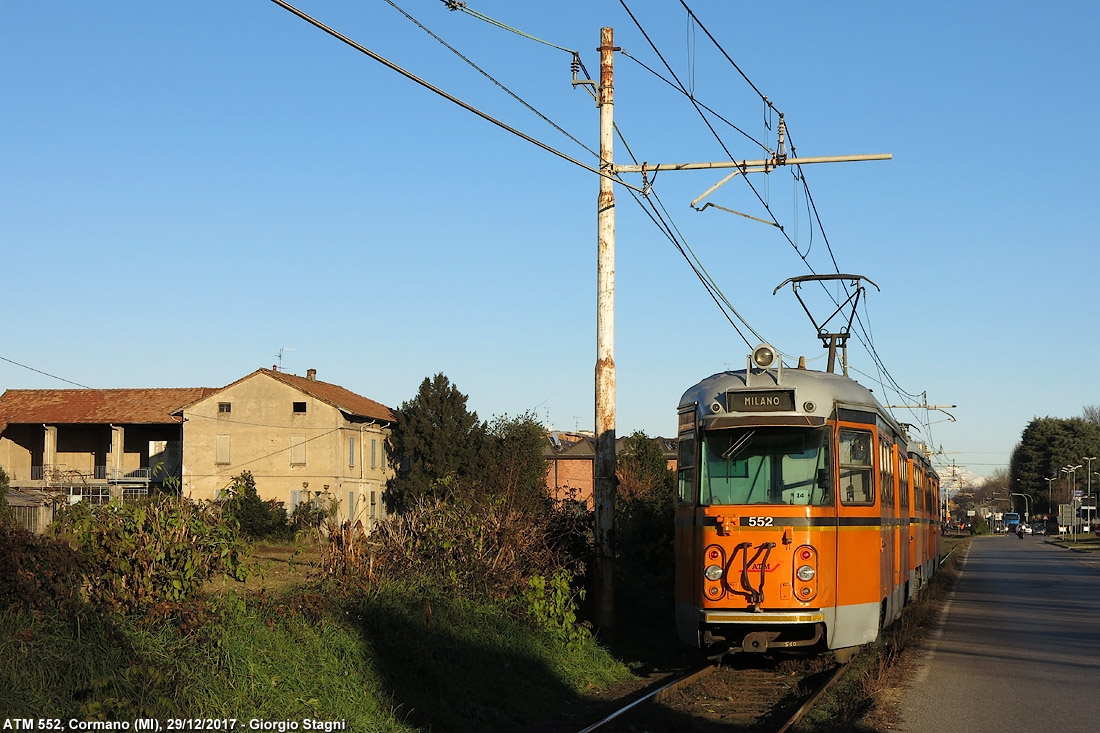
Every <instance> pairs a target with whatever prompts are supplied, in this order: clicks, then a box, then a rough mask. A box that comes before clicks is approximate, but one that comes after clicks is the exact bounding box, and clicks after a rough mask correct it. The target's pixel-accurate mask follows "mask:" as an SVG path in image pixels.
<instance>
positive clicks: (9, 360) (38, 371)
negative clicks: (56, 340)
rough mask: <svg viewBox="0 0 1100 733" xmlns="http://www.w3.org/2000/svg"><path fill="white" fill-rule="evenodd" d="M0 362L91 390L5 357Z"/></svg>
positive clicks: (84, 385)
mask: <svg viewBox="0 0 1100 733" xmlns="http://www.w3.org/2000/svg"><path fill="white" fill-rule="evenodd" d="M0 360H3V361H6V362H8V363H9V364H14V365H15V366H17V367H23V368H24V369H29V370H30V371H32V372H35V373H37V374H41V375H43V376H45V377H49V378H50V379H56V380H59V381H61V382H65V383H66V384H72V385H75V386H77V387H83V388H84V389H92V388H91V387H89V386H88V385H86V384H81V383H80V382H74V381H73V380H71V379H65V377H59V376H57V375H56V374H50V373H49V372H44V371H42V370H41V369H35V368H34V367H32V366H27V365H26V364H20V363H19V362H17V361H14V360H12V359H8V358H7V357H4V356H0Z"/></svg>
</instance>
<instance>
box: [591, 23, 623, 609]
mask: <svg viewBox="0 0 1100 733" xmlns="http://www.w3.org/2000/svg"><path fill="white" fill-rule="evenodd" d="M599 51H600V86H599V89H598V90H597V94H598V97H597V99H598V101H597V104H598V105H599V108H600V170H602V171H606V172H607V173H608V175H605V176H600V194H599V198H598V199H597V203H596V211H597V227H598V230H599V233H598V244H597V263H596V291H597V292H596V455H595V460H594V462H593V466H592V469H593V493H594V500H595V509H596V532H595V539H596V565H595V568H593V570H594V578H593V580H594V584H593V585H594V588H593V590H594V591H595V597H594V598H593V611H594V612H593V621H594V622H595V624H596V626H597V627H598V628H600V629H601V630H604V631H610V630H611V629H612V628H613V627H614V625H615V581H614V577H613V575H614V572H615V541H614V536H615V494H616V490H617V486H616V484H617V479H616V476H615V189H614V187H613V186H614V182H613V181H612V180H611V178H610V174H612V173H613V168H614V166H613V163H612V160H613V149H612V148H613V144H614V133H615V123H614V115H613V110H614V85H613V83H612V82H613V70H614V52H615V48H614V34H613V32H612V29H611V28H601V29H600V48H599Z"/></svg>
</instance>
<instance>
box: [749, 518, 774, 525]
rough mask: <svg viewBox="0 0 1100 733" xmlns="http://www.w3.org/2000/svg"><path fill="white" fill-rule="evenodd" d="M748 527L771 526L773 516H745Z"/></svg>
mask: <svg viewBox="0 0 1100 733" xmlns="http://www.w3.org/2000/svg"><path fill="white" fill-rule="evenodd" d="M746 519H748V520H749V525H748V526H750V527H771V526H772V525H773V524H774V523H775V517H746Z"/></svg>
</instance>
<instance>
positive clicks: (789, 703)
mask: <svg viewBox="0 0 1100 733" xmlns="http://www.w3.org/2000/svg"><path fill="white" fill-rule="evenodd" d="M844 668H845V665H839V666H838V665H836V664H834V663H828V662H825V661H823V660H819V659H804V660H790V659H788V660H775V659H772V658H770V657H767V656H756V655H737V656H728V657H725V658H721V659H718V660H715V661H713V662H711V663H709V664H707V665H704V666H701V667H698V668H695V669H693V670H690V671H689V672H687V673H686V674H683V675H680V676H679V677H676V678H675V679H673V680H671V681H669V682H668V683H666V684H664V685H662V686H661V687H659V688H658V689H656V690H653V691H651V692H649V693H648V694H646V695H645V696H643V697H640V698H637V699H635V700H632V701H630V702H629V703H627V704H625V705H623V706H621V707H620V708H618V709H617V710H615V711H614V712H612V713H611V714H609V715H607V716H605V717H604V718H602V719H601V720H599V721H596V722H594V723H593V724H591V725H589V726H588V727H586V728H584V729H583V730H581V731H580V732H579V733H593V732H596V731H598V732H599V733H617V732H622V731H646V733H665V732H666V731H668V732H669V733H671V732H672V731H676V732H677V733H682V732H684V731H719V730H721V731H738V730H740V731H769V732H770V733H775V732H776V731H779V732H781V733H782V732H785V731H787V730H789V729H790V728H791V727H793V726H794V724H795V723H797V722H798V720H800V719H801V718H802V716H803V715H805V714H806V713H807V712H808V711H809V710H810V708H812V706H813V704H814V703H815V702H816V701H817V700H818V698H819V697H820V696H821V694H822V693H823V692H824V691H825V690H827V689H828V687H829V686H830V685H831V684H832V683H833V682H834V681H835V680H836V679H837V678H838V677H839V676H840V674H841V673H842V672H843V670H844Z"/></svg>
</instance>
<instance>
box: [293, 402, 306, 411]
mask: <svg viewBox="0 0 1100 733" xmlns="http://www.w3.org/2000/svg"><path fill="white" fill-rule="evenodd" d="M305 411H306V403H305V402H295V403H294V412H295V413H299V412H301V413H305Z"/></svg>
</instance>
